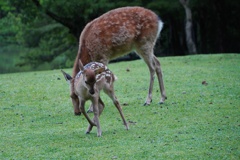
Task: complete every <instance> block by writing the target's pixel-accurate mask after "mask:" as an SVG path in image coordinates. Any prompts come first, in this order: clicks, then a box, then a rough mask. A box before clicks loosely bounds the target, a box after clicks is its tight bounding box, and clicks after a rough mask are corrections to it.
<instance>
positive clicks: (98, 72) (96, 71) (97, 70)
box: [94, 68, 105, 75]
mask: <svg viewBox="0 0 240 160" xmlns="http://www.w3.org/2000/svg"><path fill="white" fill-rule="evenodd" d="M104 71H105V68H98V69H95V70H94V73H95V74H96V75H97V74H101V73H102V72H104Z"/></svg>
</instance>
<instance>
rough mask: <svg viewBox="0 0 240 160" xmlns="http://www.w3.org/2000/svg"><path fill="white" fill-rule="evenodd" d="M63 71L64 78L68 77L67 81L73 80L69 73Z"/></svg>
mask: <svg viewBox="0 0 240 160" xmlns="http://www.w3.org/2000/svg"><path fill="white" fill-rule="evenodd" d="M61 72H62V74H63V76H64V78H65V79H66V81H68V82H69V81H71V80H72V79H73V78H72V77H71V76H70V75H69V74H67V73H66V72H64V71H63V70H61Z"/></svg>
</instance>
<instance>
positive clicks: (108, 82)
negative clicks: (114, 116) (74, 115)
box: [62, 60, 129, 136]
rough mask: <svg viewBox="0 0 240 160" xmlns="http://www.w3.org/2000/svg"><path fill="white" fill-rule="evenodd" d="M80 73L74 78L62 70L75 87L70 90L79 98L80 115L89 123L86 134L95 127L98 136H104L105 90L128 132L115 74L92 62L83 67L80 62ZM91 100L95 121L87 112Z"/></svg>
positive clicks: (100, 64) (105, 67)
mask: <svg viewBox="0 0 240 160" xmlns="http://www.w3.org/2000/svg"><path fill="white" fill-rule="evenodd" d="M79 70H80V71H79V72H78V74H77V75H76V76H75V78H72V77H71V76H70V75H69V74H67V73H65V72H64V71H63V70H62V73H63V75H64V77H65V79H66V81H68V82H70V85H73V84H72V83H74V88H72V87H71V88H70V90H71V91H70V92H71V93H72V92H73V93H74V94H75V95H76V96H77V97H78V103H79V109H80V113H83V115H84V116H85V118H86V119H87V121H88V122H89V126H88V129H87V131H86V133H90V131H91V130H92V127H93V126H96V127H97V136H101V135H102V131H101V127H100V123H99V116H100V115H101V113H102V111H103V109H104V106H105V105H104V103H103V101H102V100H101V98H100V91H101V90H103V91H104V92H105V93H106V94H107V95H108V96H109V97H110V98H111V99H112V101H113V103H114V105H115V106H116V108H117V109H118V111H119V113H120V115H121V117H122V120H123V123H124V125H125V127H126V129H127V130H128V129H129V127H128V124H127V122H126V120H125V118H124V115H123V112H122V108H121V106H120V103H119V101H118V100H117V97H116V96H115V94H114V87H113V83H114V81H115V80H116V78H115V76H114V74H113V73H112V72H111V71H110V70H109V69H108V68H107V66H105V65H104V64H102V63H98V62H91V63H88V64H87V65H85V66H83V64H82V63H81V61H80V60H79ZM87 100H91V102H92V107H93V113H94V118H93V121H92V120H91V119H90V118H89V116H88V114H87V113H86V111H85V107H84V106H85V102H86V101H87Z"/></svg>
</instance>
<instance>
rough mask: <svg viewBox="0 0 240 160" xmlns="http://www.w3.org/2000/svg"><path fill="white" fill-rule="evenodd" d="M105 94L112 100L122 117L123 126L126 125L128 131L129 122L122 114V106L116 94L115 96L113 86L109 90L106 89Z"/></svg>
mask: <svg viewBox="0 0 240 160" xmlns="http://www.w3.org/2000/svg"><path fill="white" fill-rule="evenodd" d="M104 92H105V93H106V94H107V95H108V96H109V97H110V98H111V99H112V101H113V103H114V105H115V107H116V108H117V110H118V112H119V113H120V115H121V118H122V121H123V124H124V125H125V127H126V129H127V130H128V129H129V127H128V124H127V121H126V120H125V117H124V114H123V112H122V107H121V106H120V103H119V101H118V99H117V97H116V96H115V94H114V88H113V85H111V87H109V88H108V89H105V90H104Z"/></svg>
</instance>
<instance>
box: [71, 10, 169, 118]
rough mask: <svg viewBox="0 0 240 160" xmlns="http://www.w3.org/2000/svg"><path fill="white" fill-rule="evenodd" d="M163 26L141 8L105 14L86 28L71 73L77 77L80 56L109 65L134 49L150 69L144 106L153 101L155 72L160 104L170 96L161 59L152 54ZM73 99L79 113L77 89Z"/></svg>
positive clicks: (156, 17) (86, 61)
mask: <svg viewBox="0 0 240 160" xmlns="http://www.w3.org/2000/svg"><path fill="white" fill-rule="evenodd" d="M162 27H163V22H162V21H161V20H160V19H159V17H158V16H157V15H156V14H155V13H153V12H152V11H150V10H148V9H145V8H142V7H123V8H118V9H114V10H111V11H109V12H107V13H105V14H103V15H102V16H100V17H98V18H96V19H94V20H93V21H92V22H90V23H88V24H87V25H86V27H85V28H84V29H83V31H82V33H81V36H80V39H79V50H78V54H77V56H76V59H75V63H74V66H73V74H72V76H73V77H75V76H76V74H77V73H78V72H79V65H78V64H79V63H78V60H79V59H80V60H81V61H82V63H83V65H85V64H87V63H89V62H91V61H97V62H101V63H103V64H105V65H107V64H108V62H109V61H110V60H111V59H114V58H116V57H119V56H122V55H125V54H127V53H130V52H132V51H135V52H136V53H137V54H138V55H139V56H140V57H141V58H142V59H143V60H144V61H145V63H146V64H147V66H148V68H149V71H150V85H149V90H148V95H147V98H146V101H145V105H149V104H150V103H151V101H152V90H153V82H154V75H155V73H156V74H157V77H158V82H159V88H160V91H161V98H160V103H163V102H164V100H165V99H167V96H166V93H165V89H164V84H163V78H162V70H161V66H160V62H159V61H158V59H157V58H156V57H155V55H154V53H153V50H154V46H155V43H156V40H157V38H158V37H159V35H160V31H161V30H162ZM73 84H74V83H73ZM72 88H74V85H73V86H72ZM71 98H72V103H73V106H74V112H75V115H78V114H79V113H80V111H79V108H78V106H79V105H78V104H79V101H78V98H77V96H76V95H75V94H74V92H71Z"/></svg>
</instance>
